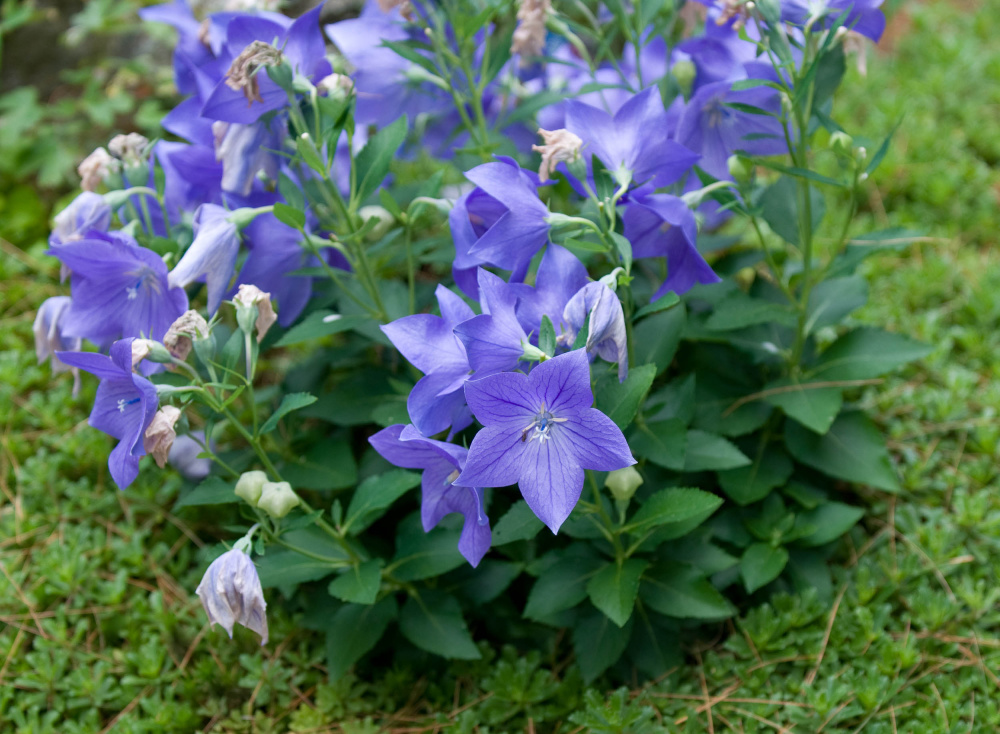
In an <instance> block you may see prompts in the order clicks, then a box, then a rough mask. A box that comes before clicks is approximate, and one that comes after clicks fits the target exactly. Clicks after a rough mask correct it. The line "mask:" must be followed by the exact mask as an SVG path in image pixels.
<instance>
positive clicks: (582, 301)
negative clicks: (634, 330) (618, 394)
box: [563, 281, 628, 382]
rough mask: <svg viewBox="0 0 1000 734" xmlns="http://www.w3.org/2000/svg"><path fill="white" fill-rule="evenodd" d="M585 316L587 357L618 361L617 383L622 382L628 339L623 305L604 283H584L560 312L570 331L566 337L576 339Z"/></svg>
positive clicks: (626, 373) (625, 374)
mask: <svg viewBox="0 0 1000 734" xmlns="http://www.w3.org/2000/svg"><path fill="white" fill-rule="evenodd" d="M588 314H589V315H590V321H589V326H588V327H587V354H589V355H590V356H591V357H593V356H594V355H597V356H599V357H600V358H601V359H603V360H605V361H607V362H617V363H618V381H619V382H624V381H625V378H626V377H628V337H627V334H626V331H625V312H624V311H623V310H622V302H621V301H619V300H618V296H617V295H615V292H614V291H613V290H611V289H610V288H608V286H606V285H605V284H604V283H602V282H600V281H595V282H593V283H587V285H585V286H584V287H583V288H581V289H580V290H579V291H577V293H576V294H575V295H574V296H573V297H572V298H571V299H569V303H567V304H566V310H565V311H563V318H564V319H565V321H566V323H567V324H568V325H569V327H570V329H571V331H570V332H569V334H568V336H569V338H572V339H573V340H574V341H575V340H576V332H577V331H579V330H580V329H582V328H583V323H584V322H585V321H586V320H587V316H588Z"/></svg>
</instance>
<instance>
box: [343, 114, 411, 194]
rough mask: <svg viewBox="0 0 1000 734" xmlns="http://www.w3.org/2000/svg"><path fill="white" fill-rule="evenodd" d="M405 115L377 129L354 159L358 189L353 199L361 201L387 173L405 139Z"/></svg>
mask: <svg viewBox="0 0 1000 734" xmlns="http://www.w3.org/2000/svg"><path fill="white" fill-rule="evenodd" d="M406 126H407V120H406V115H403V116H402V117H400V118H398V119H397V120H396V121H395V122H393V123H392V124H391V125H388V126H386V127H384V128H382V129H381V130H379V131H378V132H377V133H375V135H373V136H372V137H371V138H369V139H368V143H367V144H366V145H365V147H364V148H362V149H361V152H360V153H358V155H357V157H356V158H355V159H354V165H355V168H356V169H357V181H358V190H357V192H356V195H355V197H354V199H355V201H357V202H363V201H365V200H366V199H367V198H368V197H369V196H371V195H372V194H373V193H375V191H376V189H378V187H379V186H380V185H381V184H382V181H383V180H384V179H385V177H386V176H387V175H388V173H389V164H390V163H392V160H393V158H395V157H396V151H397V150H399V146H401V145H402V144H403V141H404V140H405V139H406V130H407V127H406Z"/></svg>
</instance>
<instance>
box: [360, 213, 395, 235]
mask: <svg viewBox="0 0 1000 734" xmlns="http://www.w3.org/2000/svg"><path fill="white" fill-rule="evenodd" d="M358 216H359V217H361V221H362V222H367V221H368V220H369V219H375V220H377V221H376V222H375V226H373V227H372V228H371V229H370V230H368V234H367V235H365V237H366V239H367V240H368V241H369V242H377V241H378V240H380V239H382V237H384V236H385V234H386V232H388V231H389V230H390V229H391V228H392V225H393V223H394V222H395V221H396V218H395V217H394V216H392V214H390V213H389V211H388V210H387V209H385V208H384V207H381V206H378V205H372V206H363V207H361V208H360V209H359V210H358Z"/></svg>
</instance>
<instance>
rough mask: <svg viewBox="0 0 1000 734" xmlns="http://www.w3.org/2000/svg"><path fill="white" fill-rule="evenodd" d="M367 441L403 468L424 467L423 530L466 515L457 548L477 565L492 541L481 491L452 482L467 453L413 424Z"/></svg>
mask: <svg viewBox="0 0 1000 734" xmlns="http://www.w3.org/2000/svg"><path fill="white" fill-rule="evenodd" d="M368 442H369V443H370V444H371V445H372V446H373V447H374V448H375V450H376V451H378V452H379V453H380V454H382V456H383V458H385V459H386V461H389V462H391V463H393V464H395V465H396V466H401V467H404V468H406V469H423V470H424V473H423V477H422V479H421V489H422V495H421V498H420V520H421V522H422V523H423V526H424V531H425V532H428V531H430V530H431V529H432V528H433V527H435V526H436V525H437V524H438V523H439V522H440V521H441V518H443V517H444V516H445V515H447V514H449V513H452V512H460V513H461V514H462V515H464V516H465V524H464V525H463V526H462V535H461V536H460V537H459V539H458V550H459V552H461V554H462V555H463V556H465V559H466V560H467V561H468V562H469V563H471V564H472V565H473V566H478V565H479V561H481V560H482V558H483V556H484V555H485V554H486V551H487V550H489V547H490V542H491V541H492V533H491V531H490V519H489V518H488V517H487V516H486V513H485V511H484V510H483V490H482V489H481V488H478V487H456V486H455V485H454V484H453V482H454V481H455V479H456V478H457V477H458V475H459V474H460V473H461V471H462V469H463V468H464V467H465V458H466V455H467V454H468V452H467V451H466V450H465V449H464V448H462V447H461V446H456V445H455V444H452V443H445V442H444V441H434V440H433V439H430V438H425V437H424V436H421V435H420V432H419V431H418V430H417V429H416V428H415V427H414V426H401V425H395V426H389V427H388V428H384V429H382V430H381V431H379V432H378V433H376V434H375V435H374V436H372V437H371V438H369V439H368Z"/></svg>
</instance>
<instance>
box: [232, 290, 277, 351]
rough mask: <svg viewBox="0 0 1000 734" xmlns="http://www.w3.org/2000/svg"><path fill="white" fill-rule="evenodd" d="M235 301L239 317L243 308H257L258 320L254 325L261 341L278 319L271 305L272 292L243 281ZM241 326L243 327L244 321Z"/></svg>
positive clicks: (258, 339)
mask: <svg viewBox="0 0 1000 734" xmlns="http://www.w3.org/2000/svg"><path fill="white" fill-rule="evenodd" d="M233 302H234V303H235V304H236V313H237V319H239V318H240V313H241V311H242V310H243V309H256V313H257V320H256V322H255V323H254V327H255V328H256V329H257V341H258V343H259V342H260V341H261V340H262V339H263V338H264V335H265V334H266V333H267V330H268V329H270V328H271V326H272V325H273V324H274V322H275V321H277V320H278V317H277V316H275V315H274V308H272V307H271V294H270V293H265V292H264V291H262V290H261V289H260V288H258V287H257V286H255V285H249V284H247V283H241V284H240V287H239V290H238V291H237V292H236V297H235V298H233ZM240 326H241V328H242V326H243V324H242V322H241V323H240Z"/></svg>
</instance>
